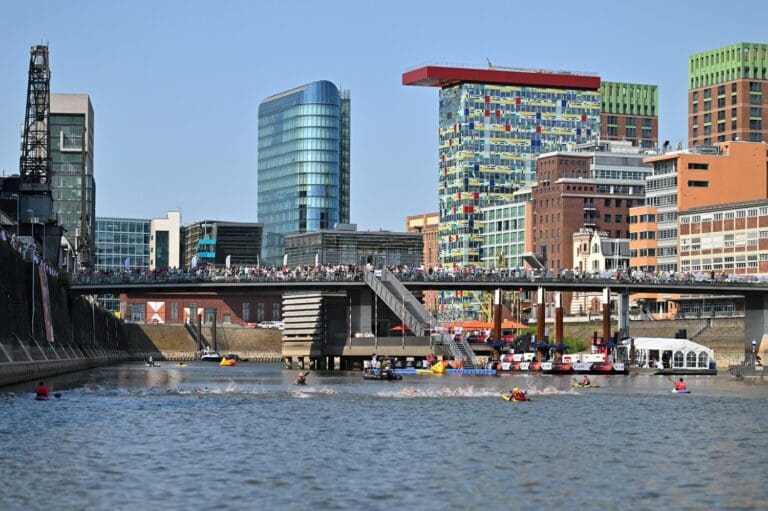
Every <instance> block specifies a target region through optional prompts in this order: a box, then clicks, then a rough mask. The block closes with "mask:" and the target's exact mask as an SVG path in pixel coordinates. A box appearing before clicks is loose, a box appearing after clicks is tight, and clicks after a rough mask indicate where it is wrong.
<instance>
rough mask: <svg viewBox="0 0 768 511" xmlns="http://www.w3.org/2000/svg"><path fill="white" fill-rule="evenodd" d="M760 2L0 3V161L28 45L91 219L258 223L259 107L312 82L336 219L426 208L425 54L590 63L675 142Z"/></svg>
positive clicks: (767, 34) (588, 68)
mask: <svg viewBox="0 0 768 511" xmlns="http://www.w3.org/2000/svg"><path fill="white" fill-rule="evenodd" d="M766 14H768V2H764V1H760V0H755V1H732V2H722V1H721V0H718V1H709V0H703V1H697V2H695V3H694V2H688V1H675V2H670V1H663V2H662V1H655V0H648V1H644V2H622V1H618V0H612V1H600V0H597V1H591V2H578V3H574V2H568V1H550V2H538V3H534V2H525V3H524V2H515V1H511V0H507V1H504V0H501V1H499V2H494V3H488V2H474V1H470V0H465V1H464V2H458V1H453V0H442V1H409V2H403V1H398V0H390V1H387V2H374V1H366V0H358V1H350V2H347V1H343V0H336V1H333V2H318V1H316V0H315V1H311V0H310V1H286V0H284V1H281V2H266V1H264V2H257V1H218V2H214V1H205V2H202V1H194V0H193V1H173V0H166V1H157V0H154V1H141V0H138V1H137V0H133V1H130V2H117V1H95V0H94V1H87V2H86V1H78V0H69V1H67V2H61V1H48V0H36V1H35V2H29V1H14V0H6V1H3V2H2V4H0V48H2V51H0V70H2V72H0V169H2V170H3V171H4V172H5V174H6V175H10V174H13V173H17V172H18V168H19V156H20V150H19V147H20V128H21V125H22V123H23V119H24V105H25V101H26V86H27V83H26V82H27V70H28V65H29V48H30V46H32V45H35V44H40V43H47V44H48V45H49V51H50V65H51V70H52V79H51V90H52V92H60V93H63V92H68V93H87V94H89V95H90V96H91V101H92V103H93V108H94V112H95V130H94V131H95V143H94V170H95V174H96V190H97V192H96V214H97V216H117V217H133V218H152V217H161V216H164V215H165V212H166V211H169V210H180V211H181V213H182V223H184V224H188V223H192V222H196V221H198V220H203V219H220V220H229V221H242V222H255V221H256V220H257V212H256V193H257V146H258V144H257V136H258V106H259V103H260V102H261V101H262V100H264V99H265V98H266V97H268V96H270V95H272V94H275V93H278V92H281V91H284V90H287V89H290V88H293V87H296V86H299V85H303V84H305V83H308V82H312V81H315V80H330V81H332V82H334V83H335V84H337V85H338V86H340V87H343V88H346V89H350V90H351V95H352V130H351V133H352V135H351V148H352V149H351V151H352V154H351V169H352V170H351V172H352V186H351V188H352V191H351V204H352V210H351V217H352V218H351V220H352V222H353V223H357V224H358V228H361V229H380V228H381V229H389V230H396V231H402V230H404V229H405V217H406V216H407V215H412V214H420V213H427V212H432V211H436V210H437V165H438V163H437V161H438V152H437V151H438V149H437V139H438V91H437V89H433V88H428V87H406V86H403V85H402V82H401V80H402V78H401V77H402V73H403V72H405V71H407V70H409V69H411V68H413V67H418V66H422V65H426V64H443V65H445V64H448V65H450V64H461V65H467V66H476V67H485V66H486V62H487V60H490V61H491V62H492V63H493V64H495V65H497V66H510V67H519V68H536V69H558V70H559V69H565V70H571V71H582V72H592V73H598V74H599V75H600V76H601V78H602V79H604V80H610V81H627V82H636V83H653V84H657V85H658V86H659V101H660V106H659V139H660V140H662V141H663V140H670V141H671V142H672V144H674V145H675V146H676V145H677V142H678V141H680V142H683V144H684V145H685V143H686V139H687V131H686V122H687V104H686V92H687V59H688V56H689V55H690V54H692V53H698V52H700V51H705V50H709V49H714V48H718V47H721V46H725V45H729V44H733V43H737V42H762V43H766V42H768V31H767V30H766V28H765V20H766Z"/></svg>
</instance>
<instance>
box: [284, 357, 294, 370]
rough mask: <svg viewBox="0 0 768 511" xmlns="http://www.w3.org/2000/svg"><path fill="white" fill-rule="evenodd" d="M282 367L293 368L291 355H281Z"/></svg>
mask: <svg viewBox="0 0 768 511" xmlns="http://www.w3.org/2000/svg"><path fill="white" fill-rule="evenodd" d="M283 367H284V368H285V369H293V359H292V358H291V357H283Z"/></svg>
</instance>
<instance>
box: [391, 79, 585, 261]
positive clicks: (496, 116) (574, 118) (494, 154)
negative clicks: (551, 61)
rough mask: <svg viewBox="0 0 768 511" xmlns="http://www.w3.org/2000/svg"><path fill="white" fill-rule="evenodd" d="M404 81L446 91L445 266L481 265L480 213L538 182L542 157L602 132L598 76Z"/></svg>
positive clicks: (441, 193) (442, 152) (442, 163)
mask: <svg viewBox="0 0 768 511" xmlns="http://www.w3.org/2000/svg"><path fill="white" fill-rule="evenodd" d="M402 81H403V84H404V85H422V86H430V87H439V88H440V122H439V127H440V142H439V144H440V145H439V164H438V168H439V183H438V200H439V213H440V232H439V238H440V239H439V252H440V254H439V257H440V262H441V263H442V264H460V265H463V264H474V265H479V264H481V262H482V260H483V258H484V254H483V247H482V240H483V238H482V236H483V227H484V224H483V222H482V217H481V213H480V210H481V208H484V207H486V206H488V205H490V204H492V203H495V202H496V201H498V200H500V199H501V200H509V199H511V198H512V196H513V194H514V192H515V191H517V190H518V189H519V188H521V187H522V186H524V185H525V184H529V183H532V182H533V181H534V180H535V174H536V159H537V158H538V156H539V154H541V153H543V152H550V151H556V150H560V149H565V148H566V147H567V146H568V145H569V144H575V143H579V142H586V141H588V140H591V139H593V138H597V137H598V136H599V134H600V90H599V89H600V78H599V77H598V76H591V75H583V74H575V73H565V72H542V71H521V70H507V69H464V68H453V67H437V66H427V67H422V68H418V69H415V70H412V71H409V72H406V73H404V74H403V77H402Z"/></svg>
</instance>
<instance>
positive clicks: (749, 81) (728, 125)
mask: <svg viewBox="0 0 768 511" xmlns="http://www.w3.org/2000/svg"><path fill="white" fill-rule="evenodd" d="M764 121H765V122H764ZM766 122H768V44H757V43H737V44H732V45H730V46H725V47H723V48H717V49H714V50H709V51H704V52H701V53H696V54H694V55H691V56H690V57H689V58H688V146H689V147H693V146H697V145H711V144H714V143H717V142H726V141H729V140H742V141H745V142H763V141H765V142H768V125H767V124H766Z"/></svg>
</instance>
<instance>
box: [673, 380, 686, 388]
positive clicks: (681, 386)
mask: <svg viewBox="0 0 768 511" xmlns="http://www.w3.org/2000/svg"><path fill="white" fill-rule="evenodd" d="M675 390H687V389H686V387H685V383H684V382H681V381H679V382H677V383H675Z"/></svg>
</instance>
